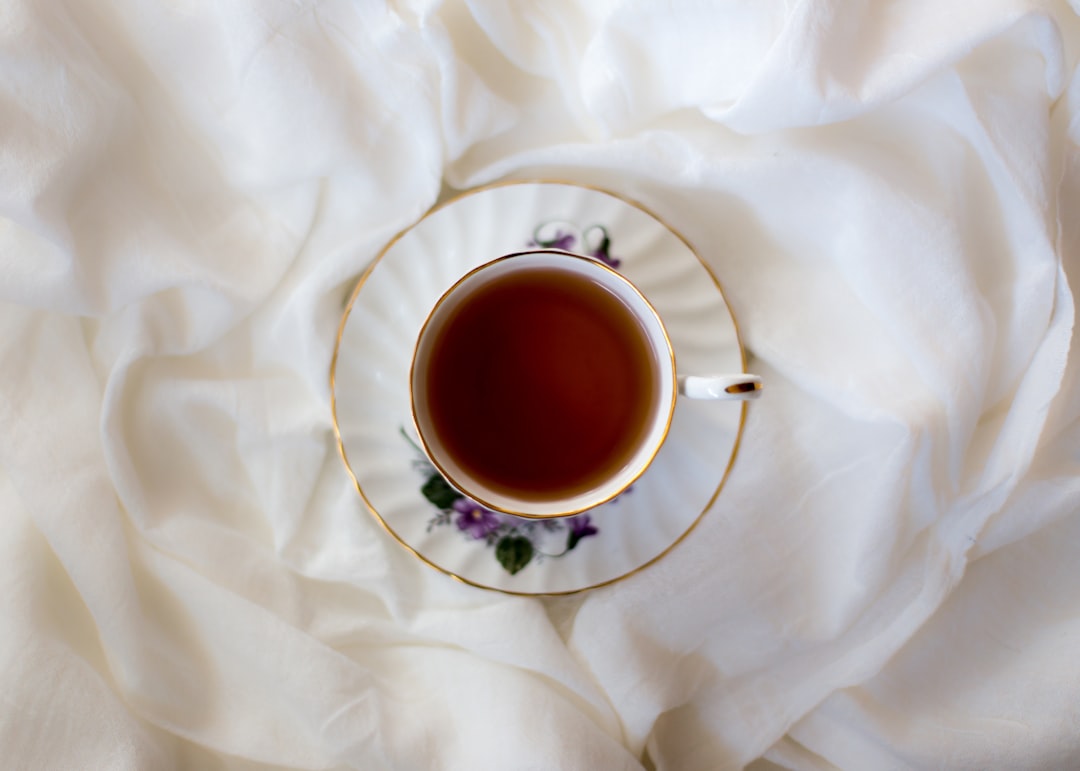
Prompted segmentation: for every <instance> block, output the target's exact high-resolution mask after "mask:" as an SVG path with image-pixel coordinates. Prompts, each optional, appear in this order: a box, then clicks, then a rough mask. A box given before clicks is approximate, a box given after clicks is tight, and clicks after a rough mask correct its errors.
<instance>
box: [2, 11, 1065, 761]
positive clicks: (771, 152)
mask: <svg viewBox="0 0 1080 771" xmlns="http://www.w3.org/2000/svg"><path fill="white" fill-rule="evenodd" d="M1076 6H1077V3H1075V2H1074V3H1073V4H1072V7H1070V5H1068V4H1066V3H1064V2H1058V3H1049V2H1048V3H1039V2H1020V1H1018V0H956V1H955V2H947V3H946V2H939V1H938V0H874V1H871V0H848V1H847V2H841V0H757V1H752V0H745V1H744V0H718V1H717V2H702V1H701V0H668V1H667V2H663V3H660V2H646V1H645V0H601V1H597V0H577V2H573V1H571V0H559V1H558V2H555V1H554V0H553V1H551V2H548V1H547V0H545V2H528V1H527V0H511V1H510V2H507V0H465V1H464V2H462V1H460V0H445V2H439V1H438V0H429V1H428V2H424V1H423V0H415V1H414V2H400V3H391V4H390V5H386V4H384V3H382V2H376V1H375V0H349V1H348V2H346V1H344V0H339V1H337V2H334V1H327V2H312V1H308V0H289V1H288V2H286V1H285V0H182V1H181V0H175V1H173V2H161V0H93V1H92V2H91V1H89V0H86V1H83V0H69V1H68V2H62V1H60V0H5V2H4V3H2V4H0V216H2V220H0V303H2V307H0V331H2V334H0V429H2V430H0V506H2V516H3V536H2V537H0V550H2V551H3V556H2V558H0V610H2V614H0V765H2V766H3V768H5V769H34V770H36V769H186V768H193V769H255V768H297V769H330V768H333V769H345V768H355V769H382V768H386V769H427V768H440V769H441V768H446V769H465V768H470V769H472V768H478V769H496V768H499V769H556V768H558V769H635V768H640V767H642V766H645V767H655V768H658V769H670V770H672V771H685V770H691V771H693V770H697V769H701V770H702V771H712V770H713V769H735V768H741V767H743V766H746V765H750V766H751V767H752V768H775V767H782V768H793V769H835V768H839V769H855V770H858V771H863V770H865V769H870V770H874V769H923V768H948V769H1068V768H1080V658H1078V655H1077V654H1078V651H1080V389H1078V385H1080V383H1078V376H1080V373H1078V368H1080V355H1078V354H1077V352H1076V351H1075V349H1072V350H1071V349H1070V341H1071V336H1072V333H1073V328H1074V323H1075V312H1076V306H1075V301H1074V292H1073V290H1072V289H1071V288H1070V284H1069V282H1070V281H1071V282H1072V285H1073V286H1078V285H1080V223H1078V222H1077V212H1078V206H1080V154H1078V143H1080V119H1078V116H1080V79H1078V78H1077V77H1076V67H1077V59H1078V54H1080V20H1078V18H1077V15H1076V11H1077V7H1076ZM503 178H558V179H563V180H576V181H580V182H588V183H594V184H601V185H605V186H608V187H610V188H612V189H614V190H616V191H618V192H621V193H623V194H626V195H629V196H631V197H636V198H638V199H640V200H642V201H643V202H644V203H646V204H647V205H649V206H650V207H652V208H654V209H655V210H656V211H658V212H659V213H660V214H661V215H662V216H664V217H665V218H666V219H668V220H669V221H670V222H671V223H673V225H674V226H676V227H677V228H679V229H680V230H682V231H683V232H684V233H685V234H686V236H687V237H688V238H689V239H690V240H691V241H692V242H693V243H694V244H695V245H696V246H697V247H698V249H699V251H700V252H701V254H702V255H703V257H704V258H705V259H706V260H707V261H708V262H709V263H710V265H711V266H712V267H713V268H714V269H715V271H716V272H717V273H718V274H719V276H720V277H721V280H722V281H723V282H724V284H725V287H726V289H727V293H728V297H729V300H730V303H731V305H732V308H733V309H734V311H735V313H736V315H737V317H738V319H739V322H740V325H741V329H742V332H743V336H744V340H745V342H746V343H747V346H748V350H749V353H750V356H751V364H750V368H751V370H752V371H756V372H760V373H761V374H762V375H763V376H764V378H765V381H766V383H767V385H766V389H767V390H766V393H765V395H764V397H763V398H762V399H761V400H760V401H758V402H756V403H754V404H753V405H752V407H751V409H750V411H749V418H748V420H747V424H746V430H745V434H744V437H743V442H742V448H741V451H740V454H739V457H738V460H737V462H736V464H735V467H734V469H733V471H732V474H731V476H730V478H729V481H728V484H727V486H726V488H725V490H724V492H723V494H722V495H721V496H720V498H719V500H718V501H717V503H716V505H715V507H714V508H713V510H712V511H710V512H709V513H708V515H707V516H706V517H705V518H704V519H703V521H702V522H701V524H700V526H699V527H698V528H697V530H696V531H695V532H694V534H693V536H692V537H691V538H689V539H688V540H686V541H685V542H684V543H683V544H681V545H680V546H679V547H678V548H677V549H676V550H675V551H674V552H673V553H672V554H670V555H669V556H668V557H667V558H665V559H664V560H662V561H661V562H660V563H658V564H657V565H655V566H653V567H651V568H649V569H648V570H645V571H643V572H641V573H639V574H637V575H635V576H633V577H632V578H630V579H628V580H625V581H623V582H620V583H617V584H615V585H613V586H610V587H607V588H603V589H599V590H596V591H593V592H590V593H587V594H584V595H576V596H571V597H568V598H558V599H536V598H522V597H511V596H505V595H500V594H496V593H490V592H485V591H482V590H478V589H473V588H470V587H468V586H463V585H460V584H458V583H456V582H454V581H452V580H450V579H449V578H447V577H445V576H443V575H442V574H440V573H437V572H436V571H434V570H431V569H429V568H427V567H426V566H424V565H422V564H420V563H419V562H418V561H416V560H415V559H414V558H413V557H411V556H410V555H409V554H407V553H406V552H405V551H404V550H403V549H401V548H400V547H398V546H397V545H396V544H394V543H393V542H392V541H391V540H390V539H389V538H388V537H387V536H386V534H385V533H384V532H383V531H381V530H380V528H379V527H378V526H377V525H376V523H375V522H374V521H373V520H372V518H371V517H369V516H368V515H367V513H366V512H365V511H364V510H363V508H362V506H361V502H360V500H359V497H358V496H357V494H356V491H355V490H354V489H353V488H352V487H351V485H350V482H349V479H348V477H347V475H346V473H345V470H344V468H343V465H342V463H341V460H340V458H339V457H338V455H337V452H336V448H335V443H334V438H333V432H332V427H331V418H330V407H329V385H328V368H329V362H330V357H331V352H332V349H333V345H334V339H335V334H336V330H337V323H338V320H339V316H340V313H341V309H342V301H343V298H344V297H345V296H346V295H347V293H348V291H349V290H350V288H351V286H352V282H353V279H354V277H355V276H356V275H357V274H358V272H359V271H360V270H361V269H362V267H363V266H364V265H365V264H366V263H367V261H368V260H370V259H371V257H372V256H373V255H374V254H375V253H376V252H377V251H378V249H379V247H380V246H381V245H382V244H383V243H385V242H386V241H387V240H388V239H389V238H390V237H392V235H393V234H394V233H395V232H397V231H399V230H400V229H402V228H405V227H407V226H408V225H409V224H410V223H412V222H414V221H415V220H416V219H417V218H418V217H419V216H420V215H421V214H422V213H423V212H424V211H425V210H426V209H427V208H429V207H430V206H431V205H432V204H433V203H435V201H436V200H437V198H438V197H439V196H440V195H447V194H450V193H451V192H452V190H453V189H464V188H468V187H470V186H474V185H477V184H481V183H485V182H488V181H492V180H497V179H503ZM721 460H722V459H718V462H720V461H721ZM762 756H764V759H760V758H762Z"/></svg>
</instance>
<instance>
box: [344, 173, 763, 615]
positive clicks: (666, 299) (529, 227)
mask: <svg viewBox="0 0 1080 771" xmlns="http://www.w3.org/2000/svg"><path fill="white" fill-rule="evenodd" d="M530 247H550V248H557V249H563V250H566V251H574V252H581V253H589V254H591V255H592V256H594V257H596V258H597V259H600V260H602V261H604V262H606V263H607V264H608V265H610V266H612V267H614V268H615V269H616V270H618V271H619V272H621V273H622V274H623V275H625V276H626V277H627V278H629V279H630V280H631V281H632V282H633V283H634V284H636V285H637V287H638V288H639V289H640V290H641V291H642V293H643V294H644V295H645V296H646V297H648V298H649V300H650V301H651V302H652V304H653V306H654V307H655V308H656V310H657V311H658V312H659V314H660V316H661V318H662V319H663V321H664V324H665V326H666V327H667V331H668V336H669V337H670V339H671V342H672V345H673V348H674V350H675V359H676V362H677V365H678V370H679V373H680V374H695V373H696V374H706V373H713V372H732V373H734V372H744V371H745V360H744V355H743V349H742V345H741V343H740V341H739V336H738V330H737V328H736V325H735V320H734V318H733V317H732V315H731V312H730V311H729V309H728V307H727V303H726V302H725V300H724V296H723V292H722V290H721V288H720V285H719V283H718V282H717V280H716V278H715V276H713V274H712V273H711V272H710V271H709V269H708V268H707V267H706V265H705V264H704V262H702V260H701V259H700V258H699V257H698V256H697V254H696V253H695V252H694V251H693V249H692V248H691V247H690V246H689V244H688V243H687V242H686V241H685V240H684V239H683V238H682V237H681V236H680V235H678V234H677V233H675V232H674V231H673V230H672V229H671V228H669V227H668V226H666V225H665V224H664V223H663V222H662V221H661V220H660V219H658V218H657V217H656V216H655V215H653V214H652V213H650V212H648V211H647V210H646V209H645V208H643V207H642V206H640V205H638V204H636V203H634V202H631V201H628V200H626V199H624V198H621V197H619V196H618V195H615V194H613V193H610V192H607V191H604V190H599V189H596V188H590V187H582V186H579V185H573V184H566V183H561V182H520V183H501V184H496V185H493V186H489V187H484V188H479V189H476V190H472V191H470V192H467V193H465V194H463V195H461V196H460V197H458V198H455V199H453V200H450V201H449V202H447V203H445V204H442V205H439V206H437V207H436V208H434V209H433V210H432V211H430V212H429V213H428V214H427V215H425V216H424V217H423V218H422V219H421V220H420V221H419V222H417V223H416V224H415V225H413V226H412V227H411V228H409V229H407V230H406V231H404V232H403V233H401V234H400V235H398V236H397V237H396V238H395V239H394V240H393V241H391V242H390V244H388V245H387V246H386V247H385V248H384V249H383V250H382V252H381V253H380V254H379V255H378V256H377V257H376V258H375V260H374V261H373V262H372V264H371V265H370V266H369V267H368V268H367V270H366V271H365V272H364V273H363V275H361V276H360V278H359V280H358V282H357V285H356V288H355V290H354V291H353V293H352V296H351V297H350V299H349V301H348V304H347V305H346V308H345V312H344V315H343V317H342V320H341V325H340V327H339V329H338V338H337V343H336V346H335V350H334V356H333V360H332V363H331V367H330V390H331V405H332V410H333V419H334V430H335V432H336V434H337V439H338V448H339V450H340V452H341V457H342V459H343V460H344V462H345V466H346V469H347V470H348V472H349V474H350V476H352V478H353V480H354V481H355V483H356V489H357V491H358V492H359V493H360V496H361V497H362V499H363V500H364V502H365V503H366V504H367V507H368V509H369V510H370V511H371V513H372V514H373V515H374V516H375V517H376V519H378V521H379V522H380V523H381V524H382V525H383V527H384V528H385V529H386V531H387V532H388V533H389V534H390V535H391V536H392V537H393V538H394V539H395V540H396V541H398V543H400V544H401V545H402V546H404V547H405V548H406V549H407V550H409V551H410V552H411V553H413V554H414V555H415V556H417V557H418V558H419V559H420V560H422V561H423V562H426V563H427V564H428V565H431V566H432V567H434V568H437V569H438V570H441V571H442V572H444V573H446V574H448V575H450V576H452V577H454V578H456V579H458V580H460V581H463V582H465V583H467V584H471V585H473V586H478V587H481V588H485V589H494V590H497V591H502V592H507V593H511V594H526V595H547V594H569V593H573V592H578V591H582V590H585V589H591V588H594V587H597V586H603V585H605V584H610V583H613V582H615V581H618V580H619V579H621V578H625V577H627V576H629V575H632V574H634V573H636V572H638V571H639V570H641V569H643V568H645V567H647V566H648V565H651V564H653V563H654V562H656V561H657V560H659V559H660V558H662V557H664V556H665V555H666V554H668V553H669V552H670V551H671V550H672V549H673V548H674V546H675V545H676V544H678V543H679V542H680V541H681V540H682V539H683V538H685V537H686V536H687V535H688V534H689V533H690V531H691V530H693V528H694V526H695V525H696V524H697V522H698V521H699V520H700V519H701V517H702V516H703V515H704V513H705V512H706V511H708V509H709V508H710V507H711V506H712V504H713V502H714V501H715V500H716V498H717V496H718V495H719V493H720V490H721V488H722V487H723V484H724V480H725V478H726V477H727V473H728V471H729V469H730V468H731V465H732V463H733V462H734V460H735V455H736V452H737V450H738V446H739V438H740V435H741V433H742V427H743V422H744V418H745V410H746V403H745V402H738V401H721V402H710V401H694V400H691V399H685V398H680V399H679V400H678V403H677V405H676V408H675V414H674V417H673V419H672V424H671V429H670V432H669V434H668V438H667V441H666V442H665V443H664V445H663V447H662V448H661V450H660V452H659V453H658V454H657V456H656V458H655V460H654V461H653V463H652V465H651V466H650V467H649V469H648V470H647V471H646V472H645V474H644V475H642V476H641V477H640V478H639V479H638V480H637V481H636V482H634V484H633V486H632V487H630V488H629V489H628V490H626V491H625V492H623V493H622V494H621V495H619V496H618V497H617V498H615V499H614V500H612V501H610V502H608V503H606V504H604V505H602V506H599V507H597V508H595V509H591V510H589V511H588V512H586V513H584V514H580V515H578V516H575V517H568V518H564V519H554V520H542V521H536V520H522V519H519V518H516V517H511V516H508V515H504V514H498V513H495V512H491V511H487V510H486V509H483V508H482V507H480V506H479V505H478V504H475V503H473V502H472V501H470V500H468V499H466V498H464V497H462V496H461V495H460V493H458V492H457V491H456V490H454V489H453V488H452V487H450V486H449V485H448V484H446V482H445V480H443V478H442V477H441V476H440V475H439V474H438V472H437V471H436V470H435V469H434V468H433V467H432V466H431V464H430V463H429V462H428V461H427V460H426V458H425V457H424V455H423V453H421V452H420V450H419V449H418V447H417V443H416V439H415V435H414V434H413V429H412V420H411V417H410V412H409V366H410V361H411V357H412V351H413V346H414V344H415V342H416V338H417V336H418V334H419V332H420V328H421V326H422V324H423V323H424V320H425V318H426V317H427V314H428V312H429V310H430V309H431V308H432V306H434V304H435V302H436V301H437V300H438V299H439V297H440V296H441V295H442V294H443V292H445V291H446V290H447V289H449V288H450V286H451V285H452V284H453V283H454V282H455V281H457V279H459V278H460V277H461V276H463V275H464V274H465V273H467V272H469V271H470V270H472V269H473V268H475V267H477V266H479V265H481V264H483V263H485V262H488V261H489V260H491V259H494V258H495V257H498V256H500V255H504V254H508V253H510V252H515V251H521V250H522V249H526V248H530Z"/></svg>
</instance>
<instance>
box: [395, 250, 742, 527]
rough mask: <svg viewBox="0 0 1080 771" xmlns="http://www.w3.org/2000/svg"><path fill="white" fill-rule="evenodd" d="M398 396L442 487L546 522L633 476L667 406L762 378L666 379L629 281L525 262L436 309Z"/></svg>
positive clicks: (517, 258)
mask: <svg viewBox="0 0 1080 771" xmlns="http://www.w3.org/2000/svg"><path fill="white" fill-rule="evenodd" d="M409 388H410V392H411V400H412V417H413V422H414V424H415V426H416V430H417V434H418V435H419V437H420V441H421V444H422V445H423V448H424V451H425V452H426V453H427V455H428V457H429V458H430V460H431V462H432V463H433V464H434V465H435V466H436V467H437V468H438V469H439V471H440V472H441V473H442V474H443V476H444V477H445V478H446V479H447V480H448V481H449V482H450V484H452V485H453V486H454V487H456V488H458V489H459V490H460V491H461V492H462V493H463V494H465V495H466V496H468V497H469V498H471V499H473V500H475V501H476V502H478V503H480V504H481V505H483V506H485V507H487V508H490V509H492V510H495V511H501V512H504V513H507V514H514V515H517V516H522V517H531V518H545V517H565V516H570V515H573V514H578V513H580V512H582V511H585V510H586V509H590V508H593V507H595V506H599V505H600V504H602V503H604V502H606V501H609V500H611V499H612V498H614V497H615V496H617V495H618V494H619V493H620V492H622V491H623V490H625V489H626V488H627V487H629V486H630V485H631V484H632V483H633V482H634V480H636V479H637V478H638V477H639V476H641V474H643V473H644V472H645V470H646V469H647V468H648V467H649V464H650V463H651V462H652V461H653V459H654V458H655V457H656V454H657V453H658V452H659V450H660V447H661V446H662V445H663V443H664V440H665V439H666V437H667V434H668V430H669V428H670V426H671V419H672V416H673V414H674V411H675V402H676V399H677V397H678V396H679V395H682V396H684V397H687V398H693V399H752V398H756V397H757V396H758V395H760V393H761V378H759V377H758V376H756V375H748V374H745V373H731V374H720V375H717V374H694V375H688V374H685V373H681V374H680V373H678V370H677V369H676V362H675V352H674V349H673V348H672V345H671V340H670V339H669V338H668V334H667V331H666V330H665V328H664V323H663V321H662V320H661V318H660V316H659V314H658V313H657V312H656V310H655V309H654V308H653V307H652V305H651V304H650V303H649V301H648V300H647V299H646V298H645V296H644V295H643V294H642V293H641V292H640V291H639V290H638V289H637V287H635V286H634V285H633V284H632V283H631V282H630V281H629V280H627V279H626V278H625V277H624V276H622V275H621V274H619V273H617V272H616V271H614V270H612V269H611V268H610V267H608V266H607V265H605V264H603V263H602V262H600V261H598V260H596V259H593V258H592V257H587V256H584V255H579V254H573V253H570V252H564V251H559V250H554V249H536V250H530V251H525V252H517V253H514V254H509V255H506V256H503V257H499V258H497V259H495V260H492V261H491V262H488V263H486V264H484V265H482V266H480V267H478V268H476V269H474V270H473V271H471V272H469V273H468V274H466V275H465V276H464V277H462V278H461V279H459V280H458V281H457V282H456V283H455V284H454V285H453V286H452V287H451V288H450V289H449V290H447V291H446V293H444V294H443V295H442V297H441V298H440V299H439V300H438V302H436V304H435V306H434V307H433V308H432V310H431V312H430V314H429V315H428V317H427V320H426V321H425V322H424V325H423V327H422V328H421V330H420V335H419V337H418V340H417V343H416V348H415V350H414V351H413V360H412V368H411V370H410V374H409Z"/></svg>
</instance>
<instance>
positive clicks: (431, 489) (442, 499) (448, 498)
mask: <svg viewBox="0 0 1080 771" xmlns="http://www.w3.org/2000/svg"><path fill="white" fill-rule="evenodd" d="M420 492H422V493H423V494H424V497H425V498H427V499H428V500H429V501H431V502H432V503H433V504H434V505H436V506H438V507H439V508H440V509H449V508H450V507H451V506H453V505H454V501H456V500H457V499H458V498H461V497H463V496H462V495H461V493H459V492H458V491H457V490H455V489H454V488H453V487H451V486H450V485H449V483H447V481H446V480H445V479H443V478H442V475H441V474H439V473H438V472H435V473H433V474H432V475H431V476H430V477H428V481H426V482H424V486H423V487H421V488H420Z"/></svg>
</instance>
